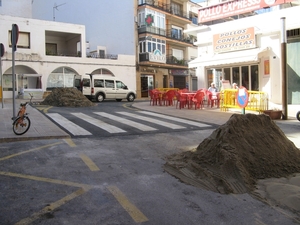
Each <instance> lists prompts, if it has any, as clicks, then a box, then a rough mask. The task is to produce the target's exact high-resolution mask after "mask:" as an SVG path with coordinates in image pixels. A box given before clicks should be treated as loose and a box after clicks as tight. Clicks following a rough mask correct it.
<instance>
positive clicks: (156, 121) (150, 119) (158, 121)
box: [117, 112, 186, 129]
mask: <svg viewBox="0 0 300 225" xmlns="http://www.w3.org/2000/svg"><path fill="white" fill-rule="evenodd" d="M117 113H119V114H122V115H125V116H130V117H133V118H135V119H139V120H144V121H147V122H150V123H155V124H158V125H161V126H165V127H168V128H171V129H184V128H186V127H183V126H179V125H176V124H173V123H168V122H164V121H162V120H157V119H152V118H149V117H146V116H139V115H137V114H134V113H128V112H117Z"/></svg>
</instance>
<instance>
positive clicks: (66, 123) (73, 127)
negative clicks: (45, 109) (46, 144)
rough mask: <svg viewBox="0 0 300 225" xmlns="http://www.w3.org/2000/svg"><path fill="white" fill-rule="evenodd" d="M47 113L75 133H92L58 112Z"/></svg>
mask: <svg viewBox="0 0 300 225" xmlns="http://www.w3.org/2000/svg"><path fill="white" fill-rule="evenodd" d="M46 115H47V116H49V117H50V118H51V119H53V120H54V121H55V122H57V123H58V124H59V125H61V126H62V127H63V128H65V129H66V130H67V131H69V132H70V133H72V134H73V135H92V134H91V133H90V132H88V131H87V130H85V129H83V128H81V127H80V126H78V125H76V124H75V123H73V122H71V121H70V120H68V119H66V118H65V117H63V116H61V115H60V114H58V113H47V114H46Z"/></svg>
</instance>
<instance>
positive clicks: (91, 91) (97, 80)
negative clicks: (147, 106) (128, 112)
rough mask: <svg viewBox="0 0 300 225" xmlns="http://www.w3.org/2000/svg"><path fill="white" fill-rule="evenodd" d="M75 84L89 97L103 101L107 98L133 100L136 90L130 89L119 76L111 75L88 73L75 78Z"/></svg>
mask: <svg viewBox="0 0 300 225" xmlns="http://www.w3.org/2000/svg"><path fill="white" fill-rule="evenodd" d="M75 86H76V87H77V89H78V90H80V91H82V93H83V95H85V96H86V97H87V98H89V99H95V100H96V101H97V102H102V101H104V100H105V99H116V100H117V101H122V99H127V101H129V102H133V101H134V99H135V98H136V92H135V91H133V90H131V89H129V88H128V87H127V85H125V84H124V83H123V82H122V81H121V80H119V79H118V78H116V77H114V76H111V75H101V74H86V75H80V76H78V77H76V78H75Z"/></svg>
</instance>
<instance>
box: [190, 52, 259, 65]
mask: <svg viewBox="0 0 300 225" xmlns="http://www.w3.org/2000/svg"><path fill="white" fill-rule="evenodd" d="M263 51H265V50H263ZM260 52H262V50H260V49H251V50H245V51H237V52H230V53H222V54H215V55H212V56H206V57H198V58H197V59H195V60H193V61H191V62H189V67H190V68H191V67H198V66H203V67H208V66H209V67H211V66H221V65H230V64H239V63H244V62H247V63H258V62H259V57H258V54H259V53H260Z"/></svg>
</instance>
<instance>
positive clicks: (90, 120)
mask: <svg viewBox="0 0 300 225" xmlns="http://www.w3.org/2000/svg"><path fill="white" fill-rule="evenodd" d="M71 114H72V115H74V116H76V117H78V118H80V119H82V120H84V121H86V122H88V123H90V124H93V125H95V126H97V127H99V128H101V129H103V130H106V131H107V132H109V133H123V132H126V131H125V130H122V129H120V128H118V127H116V126H113V125H110V124H108V123H105V122H103V121H101V120H98V119H95V118H93V117H90V116H87V115H85V114H83V113H71Z"/></svg>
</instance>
